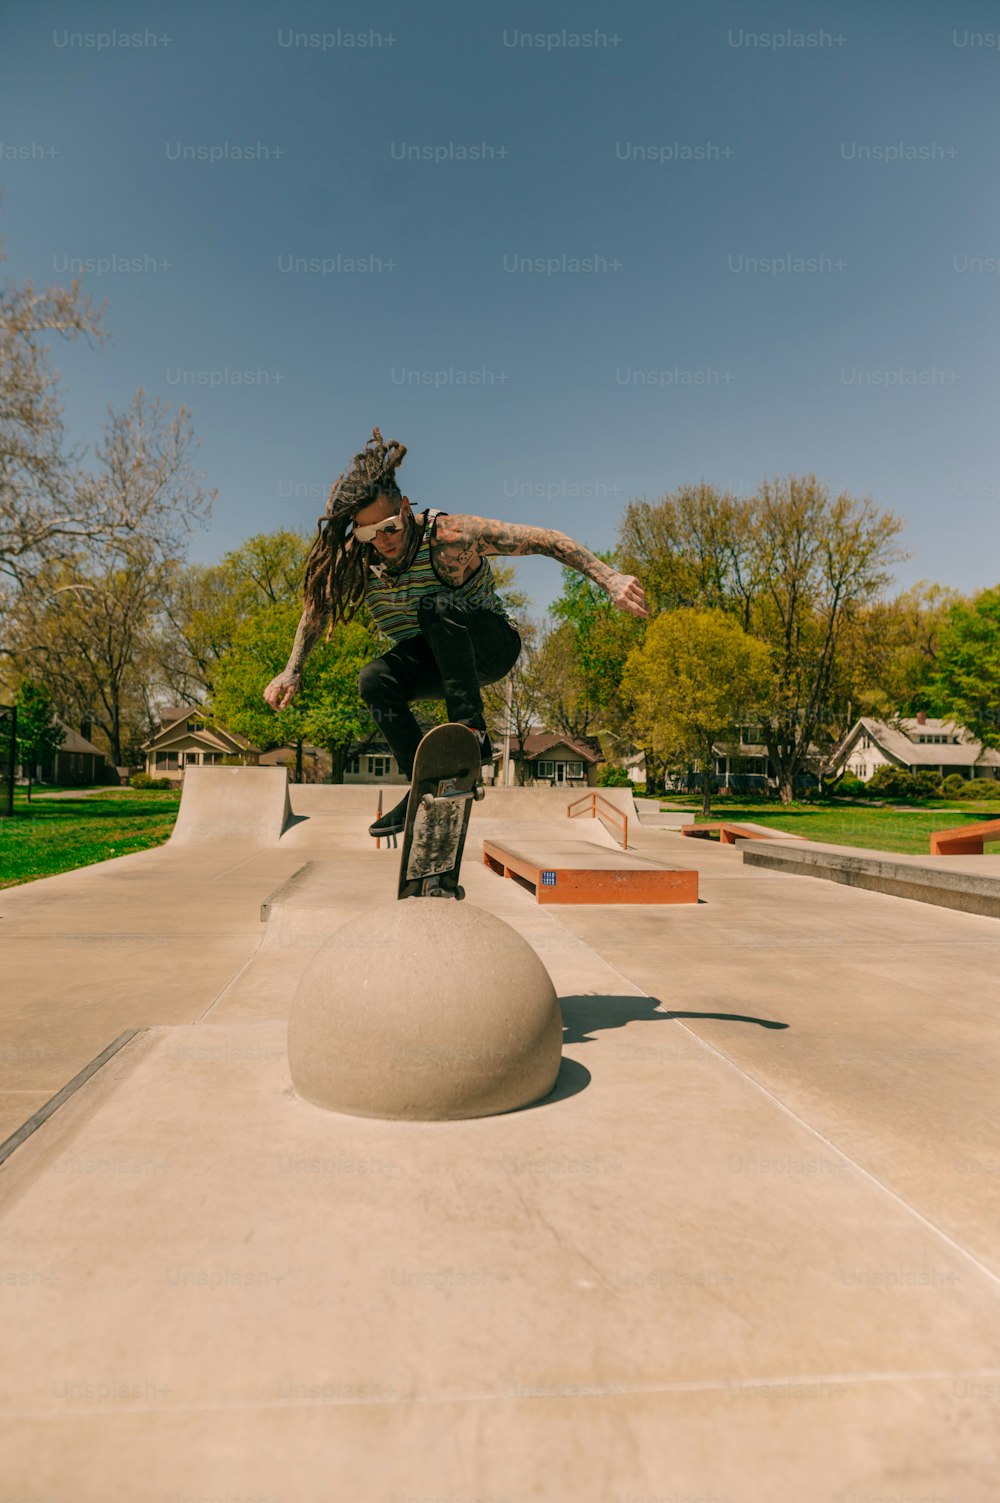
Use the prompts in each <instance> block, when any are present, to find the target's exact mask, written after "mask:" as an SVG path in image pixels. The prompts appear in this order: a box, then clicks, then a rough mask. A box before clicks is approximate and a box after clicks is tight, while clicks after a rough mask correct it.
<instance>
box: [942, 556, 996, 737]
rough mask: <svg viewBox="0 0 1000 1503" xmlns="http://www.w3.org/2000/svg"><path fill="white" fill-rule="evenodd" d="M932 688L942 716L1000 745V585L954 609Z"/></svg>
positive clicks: (951, 610)
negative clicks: (956, 721)
mask: <svg viewBox="0 0 1000 1503" xmlns="http://www.w3.org/2000/svg"><path fill="white" fill-rule="evenodd" d="M926 687H927V694H928V698H929V701H930V708H931V709H932V710H933V711H934V712H935V713H936V714H938V715H941V716H944V717H945V718H951V717H954V718H955V719H956V720H958V721H960V722H961V723H962V724H963V725H966V726H968V728H969V730H970V731H971V732H972V733H973V735H974V736H976V737H977V738H978V739H979V740H980V741H982V743H983V745H984V746H992V747H998V746H1000V585H997V586H994V587H993V588H992V589H989V590H982V591H980V593H979V594H978V595H976V596H975V597H974V598H973V599H972V600H971V601H969V602H961V603H958V604H954V605H952V607H951V609H950V611H949V613H948V619H947V622H946V624H945V627H944V629H943V631H942V632H941V638H940V642H939V644H938V652H937V659H936V662H935V666H934V670H933V672H932V673H931V674H930V676H929V678H928V681H927V686H926Z"/></svg>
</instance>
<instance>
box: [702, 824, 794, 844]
mask: <svg viewBox="0 0 1000 1503" xmlns="http://www.w3.org/2000/svg"><path fill="white" fill-rule="evenodd" d="M713 830H718V832H719V843H720V844H721V845H735V844H736V842H737V840H770V839H775V840H804V839H805V837H804V836H802V835H789V834H788V833H787V831H785V830H766V831H765V830H763V829H756V830H751V829H750V828H749V827H748V826H747V825H738V824H733V822H732V820H727V819H713V820H709V821H708V823H707V824H703V825H681V827H680V831H681V834H682V835H690V836H692V837H693V838H694V839H695V840H699V839H700V840H711V838H712V831H713Z"/></svg>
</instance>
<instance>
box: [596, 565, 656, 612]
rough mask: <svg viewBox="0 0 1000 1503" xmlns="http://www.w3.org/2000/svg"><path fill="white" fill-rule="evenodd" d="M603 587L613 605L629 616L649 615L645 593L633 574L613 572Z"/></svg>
mask: <svg viewBox="0 0 1000 1503" xmlns="http://www.w3.org/2000/svg"><path fill="white" fill-rule="evenodd" d="M604 588H605V589H606V590H607V592H608V594H609V595H610V596H611V599H612V600H613V601H614V603H615V605H617V606H619V607H620V608H621V609H622V610H623V611H628V613H629V615H630V616H648V615H649V607H648V606H647V605H646V596H645V593H644V591H643V588H642V585H641V584H640V583H639V581H638V580H637V579H636V577H635V575H634V574H613V575H612V576H611V578H610V579H609V580H608V582H607V584H606V585H605V586H604Z"/></svg>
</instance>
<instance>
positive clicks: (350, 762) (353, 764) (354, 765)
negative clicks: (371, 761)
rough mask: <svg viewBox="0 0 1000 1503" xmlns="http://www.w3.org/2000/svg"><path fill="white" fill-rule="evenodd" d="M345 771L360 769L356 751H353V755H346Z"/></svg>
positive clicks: (356, 771)
mask: <svg viewBox="0 0 1000 1503" xmlns="http://www.w3.org/2000/svg"><path fill="white" fill-rule="evenodd" d="M345 771H347V772H354V773H358V772H360V771H361V758H360V756H359V755H358V753H357V752H355V753H354V756H353V757H348V759H347V767H346V769H345Z"/></svg>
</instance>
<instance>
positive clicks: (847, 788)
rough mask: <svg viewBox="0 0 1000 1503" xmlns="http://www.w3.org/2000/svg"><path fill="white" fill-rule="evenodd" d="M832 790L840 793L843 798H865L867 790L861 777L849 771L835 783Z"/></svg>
mask: <svg viewBox="0 0 1000 1503" xmlns="http://www.w3.org/2000/svg"><path fill="white" fill-rule="evenodd" d="M830 791H831V792H832V793H836V794H838V795H839V796H840V797H841V798H863V797H864V795H865V792H866V791H867V790H866V789H865V785H864V783H862V781H861V779H860V778H856V777H854V776H853V775H852V774H851V773H849V772H848V773H845V774H844V776H843V777H842V778H841V779H840V781H839V782H837V783H835V784H834V785H833V787H832V789H831V790H830Z"/></svg>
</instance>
